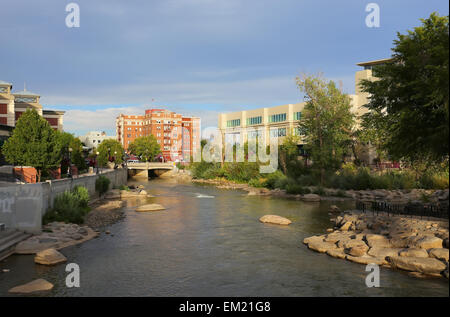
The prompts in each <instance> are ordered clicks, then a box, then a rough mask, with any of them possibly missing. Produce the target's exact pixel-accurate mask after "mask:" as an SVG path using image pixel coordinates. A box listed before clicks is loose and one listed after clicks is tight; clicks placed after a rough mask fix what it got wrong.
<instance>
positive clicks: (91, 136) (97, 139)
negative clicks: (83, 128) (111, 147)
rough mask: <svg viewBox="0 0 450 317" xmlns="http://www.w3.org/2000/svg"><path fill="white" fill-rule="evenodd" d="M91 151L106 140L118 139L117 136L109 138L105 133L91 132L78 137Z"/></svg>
mask: <svg viewBox="0 0 450 317" xmlns="http://www.w3.org/2000/svg"><path fill="white" fill-rule="evenodd" d="M78 138H79V139H80V141H81V142H83V143H84V145H85V146H86V147H87V148H89V150H91V149H93V148H96V147H98V146H99V145H100V144H101V143H102V142H103V141H104V140H107V139H114V140H115V139H116V136H108V135H106V132H105V131H91V132H88V133H86V135H83V136H80V137H78Z"/></svg>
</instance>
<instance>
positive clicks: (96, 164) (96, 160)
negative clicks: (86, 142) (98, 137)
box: [95, 151, 100, 174]
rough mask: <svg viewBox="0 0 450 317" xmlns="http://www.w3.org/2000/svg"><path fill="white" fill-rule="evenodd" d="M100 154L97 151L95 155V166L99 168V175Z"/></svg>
mask: <svg viewBox="0 0 450 317" xmlns="http://www.w3.org/2000/svg"><path fill="white" fill-rule="evenodd" d="M99 154H100V152H99V151H97V152H96V153H95V166H96V167H97V174H98V155H99Z"/></svg>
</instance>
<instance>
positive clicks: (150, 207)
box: [136, 204, 166, 212]
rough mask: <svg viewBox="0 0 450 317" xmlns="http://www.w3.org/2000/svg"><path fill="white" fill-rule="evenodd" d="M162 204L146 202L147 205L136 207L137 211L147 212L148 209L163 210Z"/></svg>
mask: <svg viewBox="0 0 450 317" xmlns="http://www.w3.org/2000/svg"><path fill="white" fill-rule="evenodd" d="M164 209H166V208H164V206H162V205H159V204H148V205H142V206H139V207H137V208H136V211H137V212H148V211H158V210H164Z"/></svg>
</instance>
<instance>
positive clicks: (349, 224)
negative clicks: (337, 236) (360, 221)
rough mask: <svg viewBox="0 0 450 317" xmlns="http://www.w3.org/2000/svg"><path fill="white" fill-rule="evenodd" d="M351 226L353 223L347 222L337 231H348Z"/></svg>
mask: <svg viewBox="0 0 450 317" xmlns="http://www.w3.org/2000/svg"><path fill="white" fill-rule="evenodd" d="M352 224H353V223H352V222H351V221H347V222H345V223H344V224H343V225H342V226H341V227H340V228H339V230H341V231H348V230H349V229H350V227H351V225H352Z"/></svg>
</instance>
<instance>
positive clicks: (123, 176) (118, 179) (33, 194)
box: [0, 169, 127, 233]
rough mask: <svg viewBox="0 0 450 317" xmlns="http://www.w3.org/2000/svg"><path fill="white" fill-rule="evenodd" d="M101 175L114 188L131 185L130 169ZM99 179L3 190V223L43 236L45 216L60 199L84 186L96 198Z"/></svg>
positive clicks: (0, 202)
mask: <svg viewBox="0 0 450 317" xmlns="http://www.w3.org/2000/svg"><path fill="white" fill-rule="evenodd" d="M100 175H103V176H106V177H107V178H109V180H110V181H111V183H110V188H113V187H119V186H120V185H126V183H127V170H126V169H116V170H106V171H102V173H101V174H100ZM98 177H99V175H96V174H85V175H80V176H79V177H76V178H73V179H58V180H53V181H47V182H44V183H37V184H14V185H12V186H8V187H0V223H4V224H5V225H6V227H7V228H15V229H18V230H21V231H25V232H30V233H39V232H40V231H41V229H42V216H43V215H44V214H45V212H46V211H47V209H48V208H49V207H51V206H52V204H53V200H54V198H55V197H56V195H58V194H60V193H63V192H64V191H66V190H71V189H72V188H73V187H75V186H77V185H81V186H84V187H86V188H87V189H88V191H89V194H90V196H91V198H96V197H97V193H96V192H95V181H96V179H97V178H98Z"/></svg>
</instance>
